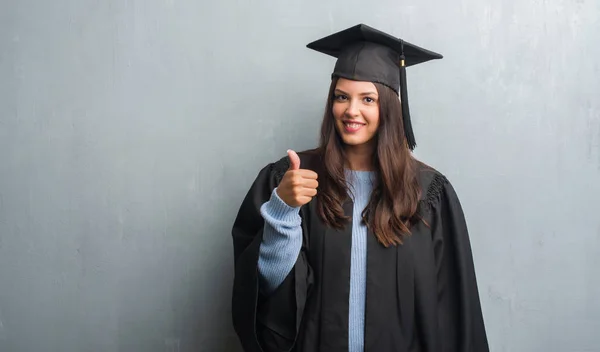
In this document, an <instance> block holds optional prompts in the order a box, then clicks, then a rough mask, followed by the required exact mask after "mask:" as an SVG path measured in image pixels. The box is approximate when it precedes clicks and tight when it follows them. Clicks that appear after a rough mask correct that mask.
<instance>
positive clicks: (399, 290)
mask: <svg viewBox="0 0 600 352" xmlns="http://www.w3.org/2000/svg"><path fill="white" fill-rule="evenodd" d="M309 48H312V49H315V50H318V51H320V52H323V53H326V54H328V55H332V56H335V57H336V58H337V63H336V66H335V69H334V72H333V75H332V83H331V88H330V92H329V96H328V100H327V105H326V109H325V116H324V119H323V123H322V128H321V140H320V145H319V147H318V148H316V149H314V150H310V151H306V152H301V153H298V154H296V153H295V152H293V151H288V156H287V157H284V158H282V159H281V160H279V161H277V162H274V163H271V164H269V165H267V166H266V167H265V168H263V169H262V170H261V171H260V173H259V175H258V177H257V178H256V180H255V182H254V184H253V185H252V187H251V189H250V191H249V192H248V194H247V196H246V198H245V199H244V201H243V203H242V205H241V208H240V210H239V214H238V216H237V218H236V220H235V224H234V226H233V231H232V232H233V242H234V252H235V253H234V256H235V281H234V288H233V321H234V327H235V330H236V332H237V334H238V336H239V338H240V341H241V343H242V345H243V347H244V349H245V351H247V352H258V351H265V352H272V351H290V350H291V351H298V352H341V351H344V352H345V351H352V352H354V351H360V352H362V351H367V352H371V351H377V352H403V351H431V352H438V351H461V352H486V351H488V350H489V349H488V343H487V337H486V332H485V327H484V322H483V317H482V312H481V307H480V301H479V294H478V289H477V282H476V278H475V270H474V266H473V259H472V254H471V248H470V243H469V237H468V233H467V226H466V223H465V219H464V215H463V212H462V209H461V206H460V203H459V200H458V198H457V195H456V193H455V192H454V189H453V188H452V186H451V185H450V183H449V182H448V180H447V179H446V178H445V177H444V176H443V175H442V174H441V173H439V172H438V171H436V170H434V169H433V168H431V167H428V166H426V165H424V164H423V163H421V162H419V161H417V160H416V159H415V158H414V157H413V156H412V153H411V150H412V149H413V148H414V146H415V142H414V136H413V134H412V127H411V125H410V117H409V112H408V101H407V94H406V79H405V78H406V76H405V67H406V66H410V65H414V64H417V63H421V62H425V61H428V60H431V59H437V58H441V55H439V54H436V53H433V52H431V51H428V50H425V49H422V48H419V47H416V46H414V45H412V44H409V43H406V42H403V41H402V40H400V39H397V38H394V37H392V36H390V35H388V34H385V33H383V32H380V31H378V30H375V29H373V28H370V27H368V26H365V25H358V26H355V27H352V28H349V29H347V30H344V31H341V32H338V33H336V34H333V35H331V36H328V37H326V38H323V39H321V40H319V41H316V42H314V43H311V44H309ZM399 96H400V97H399ZM399 98H400V99H399Z"/></svg>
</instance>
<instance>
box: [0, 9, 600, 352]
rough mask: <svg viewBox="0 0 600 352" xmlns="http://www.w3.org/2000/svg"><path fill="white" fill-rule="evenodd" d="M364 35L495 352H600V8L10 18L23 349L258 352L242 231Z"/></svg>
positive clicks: (4, 202)
mask: <svg viewBox="0 0 600 352" xmlns="http://www.w3.org/2000/svg"><path fill="white" fill-rule="evenodd" d="M359 22H364V23H367V24H370V25H372V26H375V27H378V28H381V29H383V30H385V31H390V32H393V33H394V34H396V35H398V36H402V37H404V38H405V39H407V40H409V41H411V42H415V43H417V44H420V45H423V46H425V47H427V48H430V49H432V50H435V51H439V52H441V53H443V54H444V55H445V59H444V60H442V61H436V62H432V63H428V64H424V65H421V66H417V67H414V68H411V69H410V70H409V71H410V72H409V80H410V96H411V108H412V112H413V116H414V118H415V122H414V123H415V128H416V133H417V138H418V142H419V148H418V150H417V153H416V154H417V156H418V157H419V158H421V159H422V160H424V161H426V162H428V163H430V164H432V165H434V166H435V167H437V168H438V169H440V170H441V171H442V172H444V173H446V174H447V175H448V177H449V178H450V179H451V180H452V182H453V183H454V185H455V187H456V188H457V190H458V192H459V194H460V195H461V199H462V201H463V205H464V208H465V211H466V214H467V219H468V222H469V225H470V229H471V234H472V244H473V248H474V253H475V261H476V265H477V272H478V275H479V285H480V289H481V294H482V300H483V308H484V314H485V318H486V322H487V327H488V334H489V340H490V343H491V346H492V348H493V350H494V351H510V352H519V351H524V352H527V351H598V350H600V347H598V346H600V336H599V335H598V331H599V330H600V303H598V297H600V269H598V264H599V261H598V257H599V256H600V243H599V242H600V205H599V204H598V199H600V94H599V92H600V65H599V64H598V59H597V58H598V57H600V46H599V45H598V43H600V25H599V23H600V2H598V1H596V0H587V1H586V0H578V1H574V0H564V1H560V0H550V1H521V0H503V1H501V2H500V1H481V0H462V1H454V2H446V1H434V0H406V1H403V2H398V1H391V0H389V1H378V2H376V3H371V4H369V3H368V2H365V1H355V0H348V1H345V2H334V1H323V2H321V1H317V0H310V1H308V0H305V1H286V2H282V1H252V2H250V1H246V2H244V1H236V2H232V1H223V2H217V1H211V2H208V1H204V2H202V1H200V2H199V1H191V0H163V1H158V0H154V1H123V0H110V1H92V0H57V1H34V0H18V1H17V0H12V1H11V0H3V1H2V2H0V351H9V352H13V351H27V352H29V351H47V352H52V351H109V352H110V351H150V352H151V351H239V345H238V343H237V339H236V337H235V335H234V333H233V330H232V328H231V323H230V291H231V283H232V245H231V237H230V228H231V225H232V221H233V218H234V216H235V213H236V211H237V207H238V206H239V203H240V202H241V199H242V197H243V196H244V193H245V192H246V190H247V189H248V187H249V185H250V183H251V182H252V180H253V179H254V177H255V176H256V173H257V172H258V170H259V168H261V167H262V166H263V165H264V164H265V163H267V162H270V161H272V160H275V159H277V158H279V157H281V156H283V155H285V150H286V149H287V148H294V149H296V150H302V149H305V148H309V147H312V146H313V145H314V144H315V142H316V139H317V130H318V126H319V123H320V119H321V114H322V109H323V106H324V99H325V95H326V92H327V86H328V82H329V74H330V72H331V69H332V65H333V60H332V59H330V58H327V57H325V56H323V55H319V54H317V53H315V52H311V51H309V50H308V49H305V48H304V45H305V44H306V43H308V42H309V41H312V40H314V39H317V38H319V37H321V36H324V35H327V34H329V33H331V32H332V31H337V30H340V29H344V28H346V27H349V26H351V25H354V24H356V23H359Z"/></svg>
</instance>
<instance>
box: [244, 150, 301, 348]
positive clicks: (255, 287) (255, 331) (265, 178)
mask: <svg viewBox="0 0 600 352" xmlns="http://www.w3.org/2000/svg"><path fill="white" fill-rule="evenodd" d="M288 163H289V161H288V160H287V158H283V159H281V160H280V161H278V162H276V163H272V164H269V165H267V166H266V167H264V168H263V169H262V170H261V171H260V172H259V174H258V176H257V177H256V179H255V181H254V183H253V184H252V186H251V188H250V190H249V191H248V193H247V194H246V197H245V198H244V200H243V201H242V204H241V206H240V208H239V212H238V214H237V217H236V219H235V221H234V225H233V229H232V236H233V249H234V283H233V295H232V318H233V326H234V329H235V331H236V334H237V335H238V338H239V340H240V342H241V344H242V346H243V348H244V351H246V352H280V351H289V350H291V349H292V347H293V346H294V344H295V341H296V338H297V335H298V331H299V327H300V321H301V319H302V313H303V311H304V306H305V303H306V298H307V295H308V291H309V288H310V286H311V275H310V268H309V265H308V261H307V258H306V249H305V245H304V244H303V245H302V249H301V251H300V254H299V255H298V258H297V260H296V263H295V265H294V267H293V269H292V270H291V271H290V273H289V274H288V275H287V277H286V278H285V279H284V281H283V282H282V283H281V285H279V287H277V288H276V289H275V291H273V292H270V293H269V295H268V296H266V295H263V294H262V293H261V290H259V272H258V260H259V253H260V245H261V242H262V237H263V230H264V219H263V217H262V216H261V214H260V207H261V205H262V204H263V203H265V202H267V201H268V200H269V198H270V196H271V193H272V191H273V189H274V188H275V187H277V185H278V184H279V182H280V181H281V178H282V177H283V174H284V173H285V171H286V170H287V168H288V165H289V164H288ZM300 216H301V217H302V209H301V211H300ZM302 230H303V233H305V232H306V226H305V224H304V222H303V224H302Z"/></svg>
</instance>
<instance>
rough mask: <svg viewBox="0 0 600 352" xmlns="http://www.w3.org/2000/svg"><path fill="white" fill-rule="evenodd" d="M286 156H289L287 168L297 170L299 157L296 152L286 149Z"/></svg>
mask: <svg viewBox="0 0 600 352" xmlns="http://www.w3.org/2000/svg"><path fill="white" fill-rule="evenodd" d="M287 154H288V158H290V168H289V170H299V169H300V157H299V156H298V154H296V152H295V151H293V150H291V149H288V151H287Z"/></svg>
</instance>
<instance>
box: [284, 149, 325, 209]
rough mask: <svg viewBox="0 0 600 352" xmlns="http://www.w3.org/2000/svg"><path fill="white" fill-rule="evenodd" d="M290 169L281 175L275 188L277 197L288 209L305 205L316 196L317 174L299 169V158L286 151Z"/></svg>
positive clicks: (290, 151)
mask: <svg viewBox="0 0 600 352" xmlns="http://www.w3.org/2000/svg"><path fill="white" fill-rule="evenodd" d="M288 157H289V158H290V168H289V169H288V171H286V173H285V174H284V175H283V179H281V182H280V183H279V186H277V195H278V196H279V198H281V200H283V201H284V202H285V204H287V205H289V206H290V207H300V206H303V205H304V204H307V203H308V202H310V201H311V200H312V198H313V197H314V196H316V195H317V187H318V186H319V183H318V182H317V177H318V175H317V173H316V172H314V171H311V170H303V169H300V157H299V156H298V154H296V152H294V151H293V150H288Z"/></svg>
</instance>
